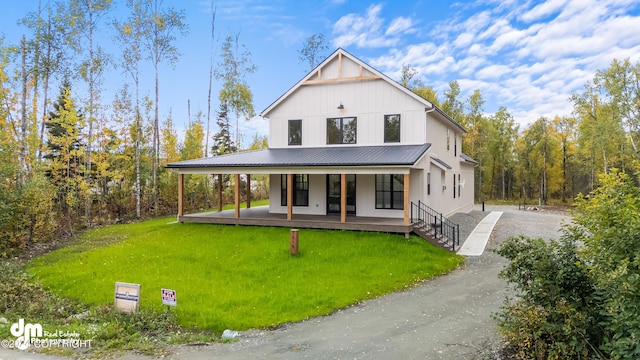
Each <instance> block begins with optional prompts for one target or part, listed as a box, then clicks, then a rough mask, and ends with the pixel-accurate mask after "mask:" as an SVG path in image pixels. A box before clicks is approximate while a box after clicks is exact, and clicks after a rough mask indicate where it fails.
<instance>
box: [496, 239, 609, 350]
mask: <svg viewBox="0 0 640 360" xmlns="http://www.w3.org/2000/svg"><path fill="white" fill-rule="evenodd" d="M576 250H577V247H576V246H575V243H574V242H573V241H571V239H568V238H564V239H562V240H561V241H559V242H556V241H551V242H549V243H547V242H545V241H544V240H543V239H539V238H538V239H530V238H527V237H524V236H521V237H513V238H510V239H508V240H506V241H505V242H504V243H503V245H502V246H501V248H500V249H499V250H498V253H499V254H500V255H502V256H504V257H505V258H507V259H509V260H510V263H509V265H508V266H507V267H506V268H505V269H504V270H502V272H501V273H500V276H501V277H503V278H504V279H506V280H507V281H508V282H509V283H510V284H511V285H512V286H513V287H514V289H515V290H516V293H517V297H516V298H511V299H508V300H507V301H506V303H505V305H504V306H503V307H502V309H501V312H500V313H498V314H497V315H496V319H497V321H498V326H499V330H500V332H501V334H502V335H503V336H504V337H505V338H506V340H507V341H508V342H509V344H510V346H509V350H510V351H511V352H512V353H514V354H515V355H517V357H518V358H523V359H541V358H542V359H571V358H595V357H598V356H599V355H600V352H599V351H598V349H597V348H598V344H599V342H600V340H599V339H600V338H601V336H594V333H595V334H598V333H601V332H600V331H594V329H597V328H598V320H599V316H598V313H597V309H595V308H594V306H593V304H594V302H595V298H594V296H593V294H594V288H593V286H592V284H591V281H590V279H589V277H588V274H587V273H586V272H585V269H584V268H582V267H580V266H579V265H578V261H577V251H576Z"/></svg>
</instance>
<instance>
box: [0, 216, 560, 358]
mask: <svg viewBox="0 0 640 360" xmlns="http://www.w3.org/2000/svg"><path fill="white" fill-rule="evenodd" d="M490 211H503V212H504V214H503V215H502V217H501V218H500V220H499V221H498V223H497V225H496V227H495V228H494V231H493V234H492V236H491V239H490V240H489V243H488V245H487V251H485V252H484V254H483V255H482V256H479V257H469V258H467V261H466V263H465V265H464V266H462V267H461V268H460V269H458V270H455V271H453V272H451V273H449V274H447V275H445V276H442V277H439V278H437V279H433V280H429V281H425V282H424V283H423V284H421V285H419V286H416V287H414V288H411V289H408V290H407V291H404V292H399V293H394V294H390V295H386V296H383V297H380V298H377V299H373V300H369V301H365V302H363V303H361V304H358V305H355V306H352V307H349V308H346V309H343V310H340V311H337V312H336V313H334V314H332V315H330V316H325V317H320V318H313V319H310V320H307V321H303V322H300V323H295V324H290V325H286V326H283V327H282V328H280V329H278V330H273V331H247V332H243V333H241V335H240V337H239V338H238V341H236V342H233V343H229V344H221V343H217V344H212V345H206V346H184V345H183V346H178V347H175V348H174V349H172V350H173V353H172V355H170V356H169V357H168V358H169V359H195V360H204V359H255V358H269V359H474V358H478V359H480V358H482V356H483V354H486V353H488V352H490V351H491V350H492V349H494V348H495V346H496V344H497V343H498V338H497V335H496V331H495V324H494V321H493V320H492V319H491V314H492V313H494V312H496V311H497V310H498V308H499V306H500V305H501V304H502V301H503V300H504V295H505V282H504V281H502V280H500V279H498V277H497V275H498V272H499V271H500V270H501V269H502V268H503V267H504V265H505V263H506V260H505V259H503V258H502V257H500V256H498V255H497V254H495V253H493V252H492V251H490V250H491V249H495V248H496V247H497V246H498V245H499V244H500V243H501V242H502V241H503V240H504V239H506V238H508V237H510V236H515V235H519V234H525V235H528V236H533V237H543V238H557V237H558V235H559V232H558V231H559V229H560V226H561V224H562V223H564V222H567V221H569V220H570V217H569V216H568V215H567V214H566V213H564V212H561V211H545V210H541V211H519V210H518V208H517V207H512V206H487V207H486V213H483V212H481V211H473V212H471V213H469V214H456V215H455V216H454V217H453V220H454V221H456V222H459V223H460V224H461V234H462V235H463V236H462V237H461V239H465V238H466V235H468V234H469V233H470V232H471V231H472V230H473V228H474V227H475V224H477V223H478V222H479V221H480V220H481V219H482V218H483V217H484V216H485V215H486V214H487V213H488V212H490ZM9 355H10V353H4V352H2V350H0V359H10V358H12V357H9ZM13 355H18V353H13ZM33 359H35V357H34V358H33ZM37 359H49V358H48V357H42V358H41V357H39V356H38V357H37ZM120 359H121V360H142V359H144V360H148V359H150V358H149V357H145V356H140V355H136V354H128V355H126V356H124V357H122V358H120Z"/></svg>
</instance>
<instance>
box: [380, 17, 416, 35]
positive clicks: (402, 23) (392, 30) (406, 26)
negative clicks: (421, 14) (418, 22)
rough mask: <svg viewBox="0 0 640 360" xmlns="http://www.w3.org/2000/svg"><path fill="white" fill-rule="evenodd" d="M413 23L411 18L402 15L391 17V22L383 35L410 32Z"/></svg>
mask: <svg viewBox="0 0 640 360" xmlns="http://www.w3.org/2000/svg"><path fill="white" fill-rule="evenodd" d="M413 25H414V24H413V20H411V19H410V18H406V17H402V16H401V17H399V18H395V19H393V21H391V24H390V25H389V27H388V28H387V31H386V32H385V35H399V34H402V33H405V32H410V31H412V30H411V27H412V26H413Z"/></svg>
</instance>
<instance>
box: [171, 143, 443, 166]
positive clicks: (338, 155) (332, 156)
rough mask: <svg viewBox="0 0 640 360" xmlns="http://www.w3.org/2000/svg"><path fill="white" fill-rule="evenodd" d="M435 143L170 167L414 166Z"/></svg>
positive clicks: (239, 156) (254, 154) (281, 153)
mask: <svg viewBox="0 0 640 360" xmlns="http://www.w3.org/2000/svg"><path fill="white" fill-rule="evenodd" d="M429 147H431V144H420V145H386V146H349V147H347V146H337V147H334V146H330V147H322V148H295V147H289V148H281V149H265V150H256V151H247V152H240V153H235V154H228V155H221V156H214V157H209V158H202V159H195V160H186V161H180V162H174V163H171V164H168V165H167V168H170V169H203V168H238V167H310V166H411V165H414V164H415V163H416V162H417V161H418V160H420V159H421V158H422V156H423V155H424V154H425V152H426V151H427V150H428V149H429Z"/></svg>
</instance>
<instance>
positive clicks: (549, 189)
mask: <svg viewBox="0 0 640 360" xmlns="http://www.w3.org/2000/svg"><path fill="white" fill-rule="evenodd" d="M416 74H417V71H416V70H415V69H413V68H411V67H408V66H404V67H403V70H402V77H401V83H402V84H403V85H405V86H407V87H409V88H410V89H412V90H413V91H414V92H416V93H417V94H419V95H421V96H423V97H424V98H426V99H427V100H429V101H432V102H433V103H434V104H436V105H437V106H439V107H440V108H441V109H442V110H444V112H446V113H447V114H449V115H450V116H451V117H452V118H453V119H455V120H456V121H458V122H459V123H460V124H461V125H462V126H463V127H464V128H465V129H467V130H468V133H467V134H466V135H465V136H464V137H463V144H462V151H463V152H464V153H465V154H467V155H469V156H470V157H472V158H473V159H475V160H477V161H478V166H477V167H476V171H475V199H476V201H483V200H489V199H495V200H511V201H519V202H524V203H528V204H533V203H535V204H537V203H541V204H548V203H550V202H552V203H561V204H567V203H570V202H572V200H573V199H574V198H575V196H576V195H577V194H580V193H582V194H587V193H589V192H591V191H593V190H594V189H595V188H596V187H597V186H598V180H597V179H598V175H599V174H603V173H609V172H610V171H611V169H614V168H617V169H620V170H621V171H623V172H626V173H629V174H635V173H636V172H637V171H638V170H639V169H638V155H639V153H638V146H637V143H638V141H639V140H640V132H639V131H640V62H638V63H635V64H633V63H632V62H631V61H630V60H629V59H624V60H618V59H613V61H612V62H611V64H610V65H609V67H608V68H607V69H604V70H600V71H597V72H596V74H595V75H594V77H593V80H592V81H589V82H588V83H587V84H585V85H584V89H583V90H582V91H579V92H574V93H573V94H571V96H570V98H569V99H568V101H571V102H572V104H573V107H574V111H573V113H572V114H571V115H567V116H556V117H554V118H546V117H540V118H539V119H537V120H536V121H534V122H533V123H531V124H529V125H527V126H525V127H523V128H521V127H520V126H519V125H518V124H517V123H516V122H515V121H514V118H513V115H511V114H510V113H509V110H508V109H507V108H505V107H500V108H499V109H498V111H496V112H495V113H494V114H486V113H485V111H484V103H485V101H484V99H483V97H482V94H481V92H480V90H475V91H474V92H473V93H472V94H471V95H470V96H469V97H468V98H466V99H462V98H461V91H460V86H459V85H458V83H457V81H451V82H450V83H449V88H448V89H447V90H446V91H445V92H444V94H443V96H442V97H438V95H437V93H436V92H435V91H434V90H433V89H432V88H430V87H426V86H424V85H423V84H422V83H421V82H420V81H417V80H415V79H414V78H415V75H416Z"/></svg>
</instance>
